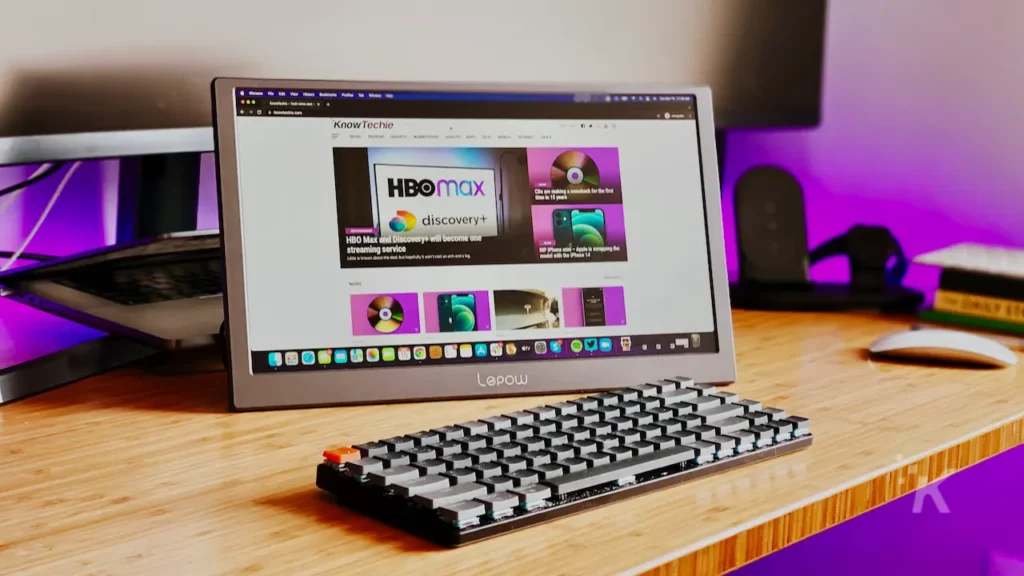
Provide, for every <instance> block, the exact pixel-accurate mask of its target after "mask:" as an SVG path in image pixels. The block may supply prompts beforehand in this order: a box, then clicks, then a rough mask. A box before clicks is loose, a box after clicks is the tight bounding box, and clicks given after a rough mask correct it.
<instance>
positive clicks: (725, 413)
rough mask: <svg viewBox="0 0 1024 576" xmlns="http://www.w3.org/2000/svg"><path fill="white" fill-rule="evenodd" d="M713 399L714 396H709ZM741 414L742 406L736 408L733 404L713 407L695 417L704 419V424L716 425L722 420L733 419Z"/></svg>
mask: <svg viewBox="0 0 1024 576" xmlns="http://www.w3.org/2000/svg"><path fill="white" fill-rule="evenodd" d="M709 398H714V396H709ZM741 414H743V406H737V405H735V404H722V405H721V406H715V407H714V408H710V409H708V410H704V411H703V412H698V413H697V416H700V417H701V418H703V419H704V423H705V424H716V423H718V422H721V421H722V420H726V419H728V418H733V417H736V416H739V415H741Z"/></svg>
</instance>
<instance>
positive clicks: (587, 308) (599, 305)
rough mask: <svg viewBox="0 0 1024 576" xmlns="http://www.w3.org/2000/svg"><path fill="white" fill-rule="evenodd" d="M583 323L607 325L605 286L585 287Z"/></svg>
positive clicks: (583, 290) (586, 324) (587, 324)
mask: <svg viewBox="0 0 1024 576" xmlns="http://www.w3.org/2000/svg"><path fill="white" fill-rule="evenodd" d="M582 292H583V325H584V326H605V317H604V288H583V289H582Z"/></svg>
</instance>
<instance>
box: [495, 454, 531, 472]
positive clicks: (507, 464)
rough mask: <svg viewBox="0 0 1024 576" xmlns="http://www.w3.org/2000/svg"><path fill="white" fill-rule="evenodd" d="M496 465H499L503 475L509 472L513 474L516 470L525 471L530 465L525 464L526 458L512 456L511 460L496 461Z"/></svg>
mask: <svg viewBox="0 0 1024 576" xmlns="http://www.w3.org/2000/svg"><path fill="white" fill-rule="evenodd" d="M498 464H500V465H501V469H502V471H504V473H505V474H508V473H509V472H515V471H516V470H526V468H527V466H529V464H530V463H529V462H527V460H526V458H522V457H520V456H512V457H511V458H502V459H501V460H498Z"/></svg>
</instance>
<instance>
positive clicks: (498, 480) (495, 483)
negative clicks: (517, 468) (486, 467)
mask: <svg viewBox="0 0 1024 576" xmlns="http://www.w3.org/2000/svg"><path fill="white" fill-rule="evenodd" d="M477 484H480V485H482V486H486V487H487V491H488V492H502V491H504V490H511V489H513V488H515V485H514V484H512V479H511V478H509V477H508V476H505V475H504V474H502V475H501V476H495V477H493V478H488V479H486V480H481V481H479V482H477ZM474 498H475V496H474Z"/></svg>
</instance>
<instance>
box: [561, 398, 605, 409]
mask: <svg viewBox="0 0 1024 576" xmlns="http://www.w3.org/2000/svg"><path fill="white" fill-rule="evenodd" d="M569 402H570V403H572V404H575V405H577V406H579V407H580V410H593V409H594V408H596V407H597V406H599V405H600V404H601V403H600V402H598V401H597V400H595V399H594V398H591V397H589V396H588V397H586V398H577V399H575V400H569Z"/></svg>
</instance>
